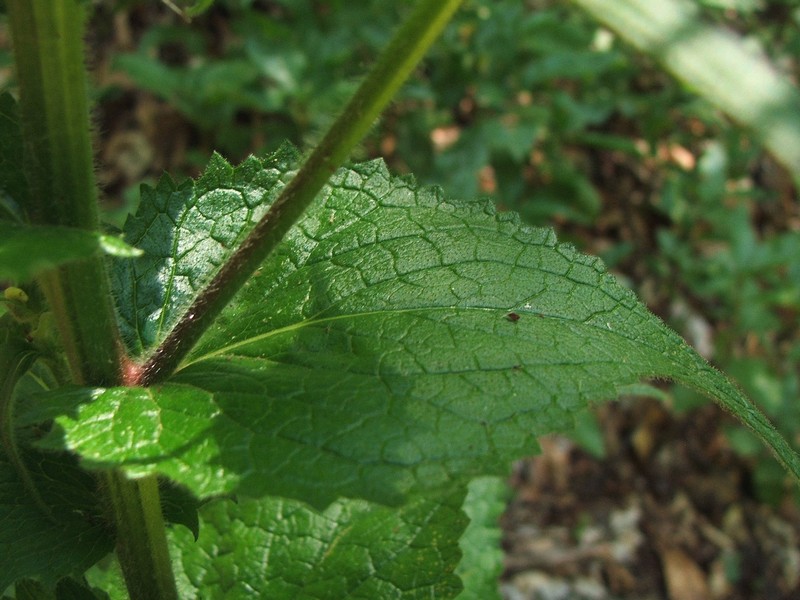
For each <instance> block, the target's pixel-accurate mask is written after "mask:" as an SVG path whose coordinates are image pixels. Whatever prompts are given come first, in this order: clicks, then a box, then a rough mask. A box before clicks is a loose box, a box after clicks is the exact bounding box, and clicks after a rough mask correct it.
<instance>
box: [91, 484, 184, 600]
mask: <svg viewBox="0 0 800 600" xmlns="http://www.w3.org/2000/svg"><path fill="white" fill-rule="evenodd" d="M105 482H106V486H107V490H108V492H107V493H108V496H109V498H110V499H111V503H112V508H113V511H114V520H115V522H116V527H117V556H118V558H119V562H120V565H121V566H122V567H123V569H122V572H123V575H124V576H125V584H126V586H127V588H128V593H129V594H130V596H131V599H132V600H149V599H158V600H167V599H173V598H174V599H177V598H178V591H177V589H176V588H175V579H174V577H173V575H172V570H171V569H170V568H155V569H154V568H153V566H154V565H156V566H158V565H166V566H167V567H169V564H170V559H169V550H168V548H167V544H166V539H164V543H161V538H162V537H163V536H164V518H163V516H162V514H161V501H160V497H159V492H158V480H157V479H156V477H155V476H150V477H146V478H144V479H139V480H136V481H131V480H129V479H126V478H125V476H124V475H123V474H121V473H120V472H118V471H110V472H109V473H107V474H106V479H105Z"/></svg>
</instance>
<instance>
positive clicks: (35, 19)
mask: <svg viewBox="0 0 800 600" xmlns="http://www.w3.org/2000/svg"><path fill="white" fill-rule="evenodd" d="M88 4H89V3H88V2H85V1H84V0H6V7H7V10H8V16H9V23H10V25H11V33H12V39H13V44H14V56H15V62H16V66H17V78H18V81H19V87H20V117H21V125H22V132H23V136H24V141H25V146H24V156H23V166H24V169H25V175H26V177H27V180H28V183H29V188H30V197H29V201H28V202H27V203H26V205H25V206H24V209H25V212H26V216H27V217H28V218H29V219H30V220H31V221H32V222H34V223H41V224H53V225H66V226H70V227H78V228H82V229H87V230H96V229H97V228H98V216H97V186H96V183H95V178H94V169H93V158H92V156H93V153H92V144H91V134H90V127H89V101H88V83H87V77H86V71H85V68H84V56H83V52H84V48H83V39H84V24H85V21H86V12H85V7H86V6H87V5H88ZM39 284H40V285H41V287H42V289H43V291H44V293H45V296H46V297H47V301H48V303H49V305H50V310H52V311H53V313H54V315H55V321H56V323H57V324H58V328H59V333H60V338H61V343H62V345H63V347H64V352H65V354H66V356H67V359H68V363H69V367H70V374H71V377H72V379H73V381H74V382H75V383H81V384H89V385H118V384H119V383H120V378H121V373H120V370H121V369H120V365H121V361H122V352H121V344H120V341H119V332H118V331H117V326H116V318H115V315H114V309H113V306H112V304H111V295H110V291H109V285H108V280H107V274H106V271H105V264H104V263H103V260H102V259H101V258H100V257H94V258H90V259H87V260H83V261H80V262H75V263H70V264H67V265H65V266H63V267H61V268H59V269H57V270H53V271H48V272H47V273H45V274H44V275H42V276H41V277H40V278H39ZM105 487H106V489H107V493H108V495H109V497H110V498H109V499H110V505H111V508H112V511H113V513H114V522H115V524H116V527H117V546H118V552H119V557H120V564H121V566H122V570H123V573H124V574H125V580H126V583H127V584H128V586H129V587H130V589H131V596H132V597H133V598H135V599H138V598H142V599H152V598H166V599H171V598H177V593H176V592H175V583H174V580H173V575H172V568H171V565H170V562H169V554H168V547H167V539H166V532H165V528H164V521H163V518H162V515H161V506H160V501H159V496H158V486H157V483H156V482H155V479H153V478H150V479H145V480H142V481H139V482H131V481H128V480H127V479H126V478H125V476H124V475H123V474H122V473H121V472H117V471H112V472H110V473H108V474H106V486H105Z"/></svg>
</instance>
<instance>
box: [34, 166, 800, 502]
mask: <svg viewBox="0 0 800 600" xmlns="http://www.w3.org/2000/svg"><path fill="white" fill-rule="evenodd" d="M212 174H213V177H211V176H210V175H207V176H206V177H205V178H204V181H205V183H204V184H203V185H202V186H201V187H200V189H201V190H202V195H201V196H198V195H197V194H195V195H194V196H193V195H192V189H191V187H190V186H188V185H187V186H184V187H183V188H181V191H180V193H181V194H182V195H183V198H195V199H194V200H191V201H186V200H182V201H181V204H180V210H178V211H176V212H174V213H170V214H174V215H175V218H174V222H175V223H176V224H177V227H174V228H173V230H169V228H168V223H167V222H166V219H165V220H164V222H163V223H162V224H161V225H160V226H159V227H155V226H153V227H150V228H149V229H145V230H142V229H141V222H140V221H141V220H135V221H133V225H134V230H135V231H137V232H138V231H143V232H144V233H143V234H142V235H140V236H139V237H138V238H137V240H138V242H139V244H138V245H140V246H141V247H144V248H147V247H148V245H149V244H150V243H153V244H156V243H158V240H150V239H149V238H150V236H155V237H157V238H158V239H159V240H160V239H161V238H162V237H164V236H168V237H170V240H171V241H170V242H169V243H168V244H165V245H163V251H164V252H166V251H167V250H168V249H169V248H172V249H173V255H169V256H165V257H164V258H161V259H158V260H159V261H161V262H160V263H159V264H163V265H169V268H167V267H166V266H164V267H163V268H149V269H145V270H143V271H141V272H139V273H138V275H136V276H135V277H134V278H133V279H132V280H129V279H125V278H124V277H123V278H121V279H119V281H132V283H131V285H126V286H123V287H122V288H120V289H118V290H117V292H116V296H117V298H118V300H119V301H120V304H121V312H123V313H124V310H125V308H124V307H125V306H126V305H128V304H130V305H133V308H132V312H131V313H130V314H131V315H133V317H135V318H133V319H132V320H131V322H130V323H132V324H134V325H135V324H138V325H137V326H139V327H140V330H139V333H141V332H142V331H146V335H140V336H139V337H138V338H135V341H137V342H138V343H139V344H140V345H143V346H145V347H147V345H148V344H147V342H148V340H156V339H158V337H159V335H161V330H160V329H159V328H158V327H151V326H152V323H155V322H159V323H167V322H171V321H172V320H173V317H172V316H168V317H167V318H165V317H164V316H163V315H164V312H165V311H169V314H170V315H174V314H177V313H178V312H180V310H184V309H185V308H184V307H185V304H186V302H188V301H189V300H190V299H191V291H192V290H193V289H195V287H193V286H192V285H188V284H187V286H186V287H185V288H180V285H179V284H182V283H185V281H183V280H178V278H176V276H175V273H177V272H181V273H184V274H186V273H188V274H190V276H185V277H184V279H185V280H187V281H190V282H194V283H196V282H200V281H203V280H205V279H207V277H208V273H209V272H211V271H213V270H214V269H215V265H217V264H218V261H219V260H221V257H222V256H223V255H224V249H225V246H226V245H228V244H220V243H219V242H218V240H225V241H227V242H232V241H233V240H234V239H238V237H239V236H241V235H242V231H243V229H244V225H242V223H243V222H245V221H246V220H247V219H249V218H250V217H251V216H252V215H253V214H255V213H257V212H258V211H259V210H260V209H261V208H262V207H257V206H253V207H251V206H250V205H249V204H248V202H247V201H246V199H247V198H256V197H272V195H273V193H274V190H271V189H269V190H265V188H264V186H263V185H262V183H263V182H264V181H267V180H269V181H273V182H276V183H277V182H279V181H280V180H281V177H282V174H281V169H279V168H277V167H276V166H275V165H272V166H268V167H265V168H264V169H262V170H258V169H256V168H255V162H254V161H253V160H251V161H249V162H247V163H246V164H245V165H244V166H243V167H242V168H240V169H239V170H236V171H234V170H233V169H230V167H227V166H226V165H224V164H222V163H221V162H220V160H219V159H217V161H216V162H215V164H214V166H213V169H212ZM211 179H214V181H215V185H217V186H218V187H219V189H218V190H216V191H215V190H214V189H211V187H210V186H209V181H210V180H211ZM248 182H256V183H257V185H251V184H250V183H248ZM168 191H169V190H168ZM170 193H174V192H170ZM237 198H242V199H244V200H243V202H244V206H242V205H237V204H236V202H235V201H236V199H237ZM145 199H146V200H147V201H148V203H149V204H150V206H145V207H143V209H142V211H143V213H147V211H151V213H152V214H154V215H156V216H155V217H154V218H153V219H150V221H148V222H150V223H156V222H160V221H159V219H160V217H159V216H158V215H160V214H164V213H158V209H159V207H161V208H163V209H164V210H166V211H169V210H171V205H170V203H169V202H164V200H163V197H162V196H160V193H159V192H158V191H157V192H156V193H154V194H152V195H150V196H149V198H148V197H147V196H146V197H145ZM177 216H180V219H178V218H177ZM234 216H235V218H234ZM190 225H192V226H197V227H198V228H199V230H198V231H193V230H191V227H190ZM209 229H211V231H210V232H209ZM209 235H211V237H212V238H214V240H217V241H214V242H213V243H212V242H208V239H209ZM178 237H179V238H180V239H178ZM182 240H183V241H182ZM186 240H191V241H190V242H188V241H186ZM162 243H163V242H162ZM209 252H210V256H208V253H209ZM139 260H140V261H141V262H140V264H149V263H147V262H146V261H145V259H139ZM147 260H156V259H152V258H148V259H147ZM126 269H127V267H124V266H123V267H122V269H121V271H120V272H122V273H127V272H128V271H127V270H126ZM131 277H133V276H131ZM134 284H135V285H134ZM178 292H180V293H178ZM131 294H132V295H131ZM159 311H161V312H159ZM142 315H144V316H142ZM159 315H160V316H159ZM148 327H151V329H148ZM151 331H152V332H153V333H150V332H151ZM151 343H152V342H151ZM653 377H661V378H671V379H675V380H677V381H680V382H683V383H685V384H687V385H690V386H692V387H694V388H696V389H698V390H700V391H702V392H704V393H706V394H708V395H710V396H713V397H715V398H716V399H717V400H718V401H720V402H721V403H722V404H723V405H724V406H726V407H727V408H728V409H730V410H731V411H733V412H734V413H735V414H737V415H738V416H739V418H740V419H742V420H743V421H744V422H746V423H747V424H748V425H750V426H751V427H753V428H754V429H755V430H756V432H757V433H758V434H759V435H760V436H762V438H763V439H764V440H765V441H767V442H768V443H769V444H770V445H771V447H772V448H773V449H775V450H776V452H777V453H778V454H779V455H780V456H781V458H782V460H783V461H784V463H785V464H786V465H787V466H788V467H789V468H790V469H791V470H792V472H793V473H795V474H798V473H800V462H798V459H797V457H796V455H795V454H794V453H793V452H792V451H791V450H790V449H789V447H788V446H787V444H786V442H785V441H784V440H783V439H782V438H781V437H780V436H779V435H778V434H777V433H776V432H775V431H774V429H773V428H772V427H771V426H770V424H769V423H768V422H767V420H766V419H765V418H764V417H763V415H762V414H761V413H760V412H758V411H757V410H756V409H755V408H754V407H753V405H752V404H751V403H750V402H749V401H748V400H747V399H746V398H745V397H744V396H743V395H742V394H741V393H740V392H739V391H738V389H737V388H736V387H735V386H734V385H733V384H731V383H730V382H729V381H728V380H727V379H726V378H725V377H724V376H723V375H721V374H720V373H719V372H717V371H715V370H714V369H712V368H711V367H710V366H709V365H708V364H707V363H706V362H705V361H703V360H702V359H701V358H700V357H699V356H698V355H697V354H696V353H695V352H693V351H692V350H691V349H690V348H689V347H688V346H687V345H686V344H685V343H684V342H683V340H681V338H680V337H679V336H678V335H677V334H675V333H673V332H672V331H670V330H669V329H667V328H666V327H665V326H664V325H663V324H662V323H661V321H659V319H657V318H656V317H654V316H653V315H651V314H650V313H648V311H647V310H646V308H645V307H644V306H643V305H642V304H640V303H639V302H638V301H637V300H636V298H635V297H634V295H633V294H632V293H631V292H630V291H628V290H626V289H624V288H623V287H621V286H620V285H619V284H618V283H616V282H615V280H614V279H613V277H611V276H610V275H609V274H608V273H607V272H606V271H605V269H604V267H603V265H602V264H601V262H600V261H599V260H597V259H595V258H590V257H587V256H583V255H581V254H579V253H578V252H576V251H575V250H574V249H573V248H572V247H570V246H567V245H560V244H557V243H556V241H555V238H554V235H553V233H552V232H551V231H550V230H546V229H534V228H530V227H527V226H524V225H522V224H520V222H519V220H518V218H517V217H516V216H515V215H512V214H508V213H505V214H495V212H494V210H493V208H492V207H491V206H490V205H489V204H487V203H484V202H461V201H447V200H445V199H444V198H442V196H441V194H440V193H439V192H438V191H436V190H431V189H419V188H418V187H417V186H416V185H415V184H414V183H413V182H412V181H410V180H406V179H396V178H391V177H390V176H389V174H388V173H387V171H386V168H385V166H384V165H383V164H382V163H380V162H373V163H368V164H365V165H361V166H358V167H356V168H354V169H349V170H342V171H340V172H339V173H338V174H337V175H336V176H335V177H334V178H333V180H332V182H331V185H330V186H329V187H328V188H327V189H326V190H325V191H324V192H323V193H322V194H321V195H320V198H319V201H318V202H317V203H316V204H315V205H314V206H313V207H312V209H311V210H310V211H309V212H308V213H307V215H306V216H305V217H304V219H303V220H302V221H301V222H300V223H299V224H298V226H297V227H296V228H295V229H294V230H293V231H292V233H291V234H290V235H289V236H288V237H287V239H286V240H285V241H284V243H283V244H282V245H281V246H280V248H279V249H278V250H277V251H276V252H275V253H274V254H273V255H272V256H271V257H270V258H269V259H268V260H267V261H266V262H265V263H264V265H263V268H262V269H261V270H260V272H259V273H257V274H256V276H254V277H253V278H252V279H251V280H250V281H249V283H248V284H247V285H246V286H245V288H244V289H243V290H241V292H240V293H239V295H238V296H237V297H236V299H235V300H234V301H233V302H232V303H231V304H230V306H229V307H228V308H227V309H226V311H225V312H224V313H223V314H222V316H221V318H220V319H219V320H218V322H217V323H216V325H215V326H214V327H213V328H212V329H211V330H209V331H208V332H207V335H205V337H204V338H203V339H202V340H201V341H200V343H199V344H198V346H197V347H196V348H195V349H194V351H193V352H192V354H191V355H190V356H189V358H188V359H187V360H186V362H185V363H184V364H183V365H182V366H181V368H180V369H179V370H178V372H177V373H176V374H175V375H174V376H173V377H172V378H171V380H170V381H168V382H167V383H165V384H163V385H158V386H155V387H152V388H149V389H146V390H145V389H137V388H127V389H126V388H119V389H109V390H91V389H77V390H73V391H69V392H62V393H61V397H60V399H58V398H50V400H49V401H50V403H51V406H56V405H57V404H58V402H57V400H59V402H60V403H61V404H65V405H67V406H73V407H74V410H71V411H68V412H69V414H66V415H63V416H62V417H60V418H59V419H58V423H59V424H60V425H61V427H62V428H63V431H61V432H59V434H60V435H63V437H64V440H61V439H58V438H57V436H56V437H54V439H51V442H50V443H51V444H52V443H55V444H56V445H57V446H59V447H60V446H62V445H66V447H67V448H69V449H72V450H75V451H76V452H78V453H79V454H80V455H81V456H82V458H83V461H84V464H85V465H87V466H90V467H98V468H107V467H112V466H120V467H122V468H124V469H125V470H127V471H128V472H129V473H130V474H132V475H135V476H139V475H144V474H146V473H152V472H159V473H162V474H165V475H167V476H169V477H170V478H172V479H174V480H176V481H177V482H179V483H181V484H184V485H186V486H187V487H188V488H189V489H190V490H192V491H193V492H194V493H195V494H197V495H198V496H201V497H202V496H208V495H213V494H219V493H228V492H237V493H240V494H244V495H249V496H255V497H259V496H262V495H265V494H272V495H279V496H286V497H291V498H298V499H301V500H304V501H306V502H309V503H311V504H313V505H316V506H325V505H327V504H328V503H330V502H331V501H333V500H335V499H336V498H337V497H339V496H345V497H359V498H364V499H367V500H371V501H376V502H382V503H389V504H394V503H399V502H402V501H403V499H404V498H405V497H406V496H407V495H408V494H411V493H417V492H426V491H427V492H433V491H441V490H443V489H449V488H450V487H452V486H453V485H454V484H459V485H461V484H462V483H464V482H466V480H468V479H471V478H472V477H474V476H476V475H483V474H503V473H505V472H506V469H507V465H508V463H509V461H510V460H512V459H514V458H515V457H518V456H520V455H523V454H527V453H530V452H531V450H532V449H533V448H534V446H535V438H536V436H537V435H540V434H543V433H546V432H549V431H553V430H554V429H562V428H565V427H568V426H569V425H570V422H571V419H572V414H573V413H574V411H577V410H580V409H582V408H584V407H585V406H586V405H587V403H589V402H591V401H597V400H602V399H606V398H612V397H614V396H616V395H617V392H618V391H619V390H620V389H621V387H622V386H625V385H628V384H631V383H635V382H638V381H640V380H641V379H642V378H653Z"/></svg>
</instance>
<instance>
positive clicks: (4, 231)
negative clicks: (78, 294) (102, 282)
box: [0, 221, 141, 282]
mask: <svg viewBox="0 0 800 600" xmlns="http://www.w3.org/2000/svg"><path fill="white" fill-rule="evenodd" d="M0 240H2V241H3V242H2V244H0V280H3V279H7V280H13V281H16V282H22V281H27V280H29V279H31V278H32V277H33V276H34V275H36V274H37V273H39V272H41V271H45V270H47V269H53V268H55V267H58V266H60V265H63V264H65V263H68V262H71V261H74V260H80V259H82V258H88V257H89V256H92V255H94V254H96V253H97V252H101V251H102V252H106V253H107V254H110V255H112V256H115V257H131V256H138V255H139V254H141V251H139V250H136V249H135V248H131V247H129V246H128V245H127V244H125V243H124V242H122V241H121V240H119V239H116V238H113V237H111V236H107V235H102V234H100V233H97V232H93V231H85V230H83V229H72V228H68V227H54V226H45V225H36V226H33V225H18V224H13V223H9V222H3V221H0Z"/></svg>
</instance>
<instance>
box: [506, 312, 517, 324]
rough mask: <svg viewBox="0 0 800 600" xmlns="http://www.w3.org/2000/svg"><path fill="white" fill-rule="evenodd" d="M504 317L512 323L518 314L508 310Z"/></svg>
mask: <svg viewBox="0 0 800 600" xmlns="http://www.w3.org/2000/svg"><path fill="white" fill-rule="evenodd" d="M506 319H508V320H509V321H511V322H512V323H516V322H517V321H519V315H518V314H517V313H515V312H510V313H508V314H507V315H506Z"/></svg>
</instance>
